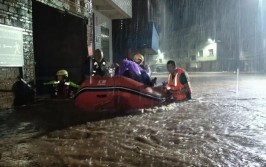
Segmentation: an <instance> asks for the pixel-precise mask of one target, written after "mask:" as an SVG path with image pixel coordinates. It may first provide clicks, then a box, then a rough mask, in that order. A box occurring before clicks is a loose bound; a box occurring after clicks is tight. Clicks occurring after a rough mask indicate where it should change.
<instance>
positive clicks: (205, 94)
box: [0, 73, 266, 167]
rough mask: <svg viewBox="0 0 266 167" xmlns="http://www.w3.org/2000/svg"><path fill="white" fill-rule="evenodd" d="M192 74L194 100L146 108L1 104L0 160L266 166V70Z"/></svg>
mask: <svg viewBox="0 0 266 167" xmlns="http://www.w3.org/2000/svg"><path fill="white" fill-rule="evenodd" d="M154 76H157V77H158V84H160V83H161V82H162V81H164V80H165V79H166V77H167V76H166V75H154ZM190 77H191V84H192V88H193V94H192V98H193V99H192V100H190V101H187V102H182V103H174V104H169V105H167V106H162V107H155V108H154V109H146V110H144V112H143V113H142V112H141V111H129V112H125V113H106V112H102V113H93V114H77V112H76V111H75V109H74V107H73V106H72V105H71V103H69V102H66V105H65V106H64V107H62V105H61V106H57V107H56V106H53V104H50V103H49V105H48V104H47V103H44V102H40V103H39V104H36V105H34V106H31V107H24V108H20V109H17V110H18V111H13V110H11V109H10V110H7V111H1V113H0V137H1V140H0V166H6V167H13V166H27V167H33V166H50V167H51V166H55V167H58V166H110V167H117V166H151V167H152V166H157V167H162V166H258V167H259V166H265V165H266V149H265V148H266V112H265V111H266V87H265V85H266V76H265V75H254V74H242V73H240V75H239V77H238V80H237V74H236V73H191V74H190ZM121 105H122V104H121Z"/></svg>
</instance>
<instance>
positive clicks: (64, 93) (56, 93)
mask: <svg viewBox="0 0 266 167" xmlns="http://www.w3.org/2000/svg"><path fill="white" fill-rule="evenodd" d="M56 78H57V79H56V80H55V81H49V82H46V83H44V85H52V92H51V95H52V97H55V98H63V99H64V98H69V97H71V96H72V95H73V94H74V92H75V91H76V90H77V89H78V88H79V85H77V84H75V83H74V82H71V81H70V80H69V78H68V72H67V71H66V70H65V69H61V70H58V71H57V72H56Z"/></svg>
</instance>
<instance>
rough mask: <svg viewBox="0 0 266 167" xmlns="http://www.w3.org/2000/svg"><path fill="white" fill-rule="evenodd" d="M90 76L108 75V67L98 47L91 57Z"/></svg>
mask: <svg viewBox="0 0 266 167" xmlns="http://www.w3.org/2000/svg"><path fill="white" fill-rule="evenodd" d="M92 76H102V77H103V76H109V67H108V64H107V62H106V61H105V59H104V58H103V52H102V51H101V50H100V49H96V50H95V51H94V55H93V58H92Z"/></svg>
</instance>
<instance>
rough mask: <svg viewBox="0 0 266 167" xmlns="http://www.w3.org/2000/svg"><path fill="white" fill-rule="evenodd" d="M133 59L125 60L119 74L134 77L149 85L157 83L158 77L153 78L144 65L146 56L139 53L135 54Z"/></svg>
mask: <svg viewBox="0 0 266 167" xmlns="http://www.w3.org/2000/svg"><path fill="white" fill-rule="evenodd" d="M132 60H133V61H130V60H124V61H123V63H122V65H121V68H120V69H119V74H120V75H124V76H127V77H129V78H132V79H134V80H136V81H139V82H142V83H144V84H145V85H148V86H154V85H155V84H156V79H157V78H155V79H153V80H152V79H151V78H150V76H149V75H148V73H147V71H145V70H144V68H143V67H142V65H143V62H144V56H143V55H142V54H140V53H137V54H135V55H134V56H133V59H132Z"/></svg>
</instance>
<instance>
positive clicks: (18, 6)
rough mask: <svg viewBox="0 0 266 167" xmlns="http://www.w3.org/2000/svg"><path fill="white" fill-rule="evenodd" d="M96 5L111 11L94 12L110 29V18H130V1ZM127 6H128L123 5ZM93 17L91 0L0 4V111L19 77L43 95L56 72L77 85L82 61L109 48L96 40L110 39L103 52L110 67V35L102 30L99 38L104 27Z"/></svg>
mask: <svg viewBox="0 0 266 167" xmlns="http://www.w3.org/2000/svg"><path fill="white" fill-rule="evenodd" d="M95 2H101V3H102V4H103V6H105V7H108V6H111V7H112V11H111V13H108V12H110V10H108V9H106V8H101V7H100V6H98V7H97V5H96V8H95V13H96V14H95V16H97V17H98V20H100V21H102V20H104V21H103V22H109V23H107V24H106V25H108V26H109V27H111V26H110V23H111V21H110V20H109V21H106V20H108V19H113V15H114V16H118V15H120V16H119V18H128V17H130V10H131V8H132V6H131V0H128V1H119V0H102V1H101V0H95ZM125 2H126V3H127V5H123V4H124V3H125ZM94 7H95V3H94ZM98 14H99V15H104V16H103V17H107V18H108V19H102V18H103V17H101V16H99V15H98ZM93 15H94V14H93V3H92V0H53V1H51V0H8V1H5V0H0V47H1V50H0V109H3V108H9V107H11V105H12V102H13V95H12V91H11V89H12V85H13V83H14V82H15V81H16V78H17V76H21V77H23V78H24V79H25V80H26V81H34V82H35V84H36V88H37V93H41V92H42V91H44V88H43V86H42V85H43V84H42V83H43V82H44V81H46V80H52V79H54V75H55V73H56V71H57V70H60V69H66V70H68V72H69V76H70V78H71V80H72V81H74V82H78V83H79V82H81V81H82V79H83V69H84V67H83V66H84V62H85V59H86V57H87V56H88V55H90V52H91V51H92V48H93V46H94V48H95V47H96V46H97V47H100V48H102V46H101V45H104V46H106V45H107V44H106V43H108V42H106V41H105V40H102V41H103V42H102V43H100V44H99V43H97V42H98V41H96V40H98V39H97V36H98V35H99V34H101V35H100V36H102V38H103V39H105V37H106V36H105V35H108V34H109V43H108V47H109V48H108V47H107V48H108V49H109V51H107V52H109V55H108V56H109V61H111V59H112V56H111V52H112V50H111V48H112V40H110V39H111V38H112V36H111V35H112V33H111V29H109V32H107V31H106V29H105V27H104V26H103V27H104V28H103V31H102V32H103V33H101V32H100V31H99V30H98V27H102V22H97V25H95V22H94V21H95V20H94V17H93ZM114 18H115V17H114ZM98 23H99V24H98ZM108 26H106V27H108ZM96 32H97V33H98V34H96ZM99 32H100V33H99ZM6 34H9V35H6ZM104 42H105V44H103V43H104ZM11 44H12V45H11ZM108 49H107V50H108ZM16 50H18V51H16ZM103 50H104V49H103Z"/></svg>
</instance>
